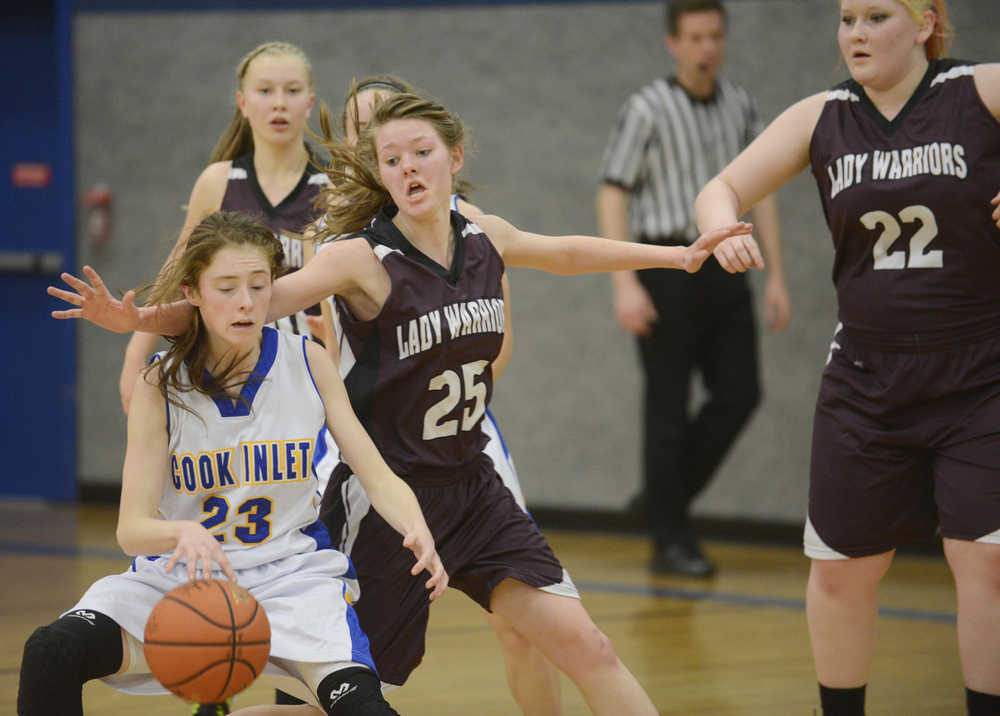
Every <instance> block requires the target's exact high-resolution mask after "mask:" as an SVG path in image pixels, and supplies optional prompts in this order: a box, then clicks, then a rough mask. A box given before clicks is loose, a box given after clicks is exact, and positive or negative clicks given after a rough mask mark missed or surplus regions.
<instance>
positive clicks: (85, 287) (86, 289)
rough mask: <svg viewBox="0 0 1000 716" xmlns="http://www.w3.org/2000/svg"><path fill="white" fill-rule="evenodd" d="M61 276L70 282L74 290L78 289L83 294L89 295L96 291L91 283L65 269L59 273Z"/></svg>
mask: <svg viewBox="0 0 1000 716" xmlns="http://www.w3.org/2000/svg"><path fill="white" fill-rule="evenodd" d="M59 278H61V279H62V280H63V281H64V282H65V283H66V284H68V285H69V286H71V287H72V288H73V289H74V290H76V291H77V292H79V293H80V294H81V295H84V296H89V295H91V294H92V293H93V291H94V290H93V289H92V288H91V287H90V284H88V283H87V282H86V281H84V280H82V279H79V278H77V277H76V276H74V275H73V274H71V273H66V272H65V271H64V272H63V273H61V274H59Z"/></svg>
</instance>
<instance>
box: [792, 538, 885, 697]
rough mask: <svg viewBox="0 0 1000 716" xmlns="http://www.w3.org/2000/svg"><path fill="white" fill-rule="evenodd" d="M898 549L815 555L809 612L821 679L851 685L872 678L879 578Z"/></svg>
mask: <svg viewBox="0 0 1000 716" xmlns="http://www.w3.org/2000/svg"><path fill="white" fill-rule="evenodd" d="M893 554H894V552H884V553H882V554H876V555H873V556H871V557H860V558H858V559H843V560H823V559H814V560H813V561H812V567H811V569H810V571H809V585H808V588H807V590H806V616H807V619H808V621H809V637H810V639H811V641H812V650H813V660H814V661H815V663H816V676H817V678H818V679H819V683H821V684H823V685H824V686H829V687H831V688H837V689H848V688H854V687H857V686H863V685H864V684H867V683H868V677H869V674H870V673H871V663H872V656H873V654H874V651H875V618H876V617H877V616H878V583H879V581H880V580H881V579H882V577H883V576H884V575H885V573H886V571H887V570H888V569H889V565H890V564H891V563H892V557H893Z"/></svg>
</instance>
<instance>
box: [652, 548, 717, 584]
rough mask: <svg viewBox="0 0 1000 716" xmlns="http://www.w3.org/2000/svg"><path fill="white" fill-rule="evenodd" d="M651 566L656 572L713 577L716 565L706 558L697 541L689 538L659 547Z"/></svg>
mask: <svg viewBox="0 0 1000 716" xmlns="http://www.w3.org/2000/svg"><path fill="white" fill-rule="evenodd" d="M649 568H650V569H651V570H652V571H653V572H654V573H655V574H679V575H682V576H685V577H711V576H712V575H713V574H715V565H714V564H712V563H711V562H709V561H708V560H707V559H705V555H703V554H702V553H701V550H700V549H699V548H698V545H697V543H695V542H693V541H689V540H682V541H679V542H670V543H669V544H666V545H664V546H662V547H657V549H656V551H655V552H654V553H653V561H652V563H651V564H650V566H649Z"/></svg>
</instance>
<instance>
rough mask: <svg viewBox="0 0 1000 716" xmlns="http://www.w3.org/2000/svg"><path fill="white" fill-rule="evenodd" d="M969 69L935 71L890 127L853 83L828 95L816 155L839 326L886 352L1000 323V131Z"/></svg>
mask: <svg viewBox="0 0 1000 716" xmlns="http://www.w3.org/2000/svg"><path fill="white" fill-rule="evenodd" d="M972 74H973V66H972V64H971V63H968V62H960V61H957V60H937V61H933V62H931V63H930V67H929V68H928V70H927V74H926V75H925V76H924V78H923V80H922V82H921V83H920V86H919V87H918V88H917V90H916V91H915V92H914V94H913V96H912V97H911V98H910V100H909V102H907V104H906V106H905V107H904V108H903V109H902V111H901V112H900V113H899V115H898V116H897V117H895V118H894V119H893V120H892V121H888V120H887V119H886V118H885V117H884V116H883V115H882V114H880V113H879V112H878V110H877V109H876V108H875V106H874V105H873V104H872V102H871V101H870V100H869V99H868V97H867V95H866V94H865V91H864V89H863V88H862V87H861V85H860V84H858V83H857V82H855V81H854V80H848V81H847V82H844V83H842V84H840V85H838V86H837V87H835V88H834V89H833V90H831V91H830V92H829V93H828V95H827V100H826V105H825V106H824V108H823V111H822V113H821V115H820V118H819V122H818V124H817V125H816V129H815V131H814V132H813V135H812V143H811V146H810V159H811V164H812V171H813V175H814V176H815V178H816V182H817V184H818V187H819V192H820V196H821V199H822V202H823V209H824V211H825V213H826V219H827V223H828V224H829V226H830V229H831V232H832V234H833V243H834V247H835V251H836V257H835V261H834V267H833V281H834V285H835V286H836V289H837V296H838V304H839V310H840V320H841V321H842V322H843V323H844V325H845V327H846V328H847V329H848V330H849V331H853V332H855V334H856V335H859V336H864V337H865V338H867V339H869V340H870V341H872V342H875V343H878V344H881V345H885V346H886V347H905V346H919V345H922V344H932V345H933V344H940V343H948V342H954V341H969V340H974V339H975V338H977V337H978V336H980V335H983V334H985V333H986V332H989V331H995V330H996V328H997V326H1000V230H998V229H997V227H996V226H995V224H994V223H993V221H992V219H991V218H990V214H991V212H992V206H991V205H990V199H991V198H992V197H993V196H995V195H996V193H997V191H998V190H1000V123H998V122H997V120H996V119H995V118H994V117H993V116H992V115H991V114H990V112H989V110H987V108H986V106H985V105H984V104H983V102H982V100H981V99H980V97H979V95H978V93H977V92H976V87H975V83H974V80H973V76H972Z"/></svg>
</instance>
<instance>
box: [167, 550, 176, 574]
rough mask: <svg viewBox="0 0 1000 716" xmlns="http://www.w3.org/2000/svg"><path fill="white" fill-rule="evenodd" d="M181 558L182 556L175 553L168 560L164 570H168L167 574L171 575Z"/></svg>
mask: <svg viewBox="0 0 1000 716" xmlns="http://www.w3.org/2000/svg"><path fill="white" fill-rule="evenodd" d="M179 557H180V555H178V554H177V552H174V553H173V555H172V556H171V557H170V559H168V560H167V565H166V566H165V567H164V568H163V569H164V570H166V572H167V574H170V572H171V571H172V570H173V568H174V567H176V566H177V560H178V558H179Z"/></svg>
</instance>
